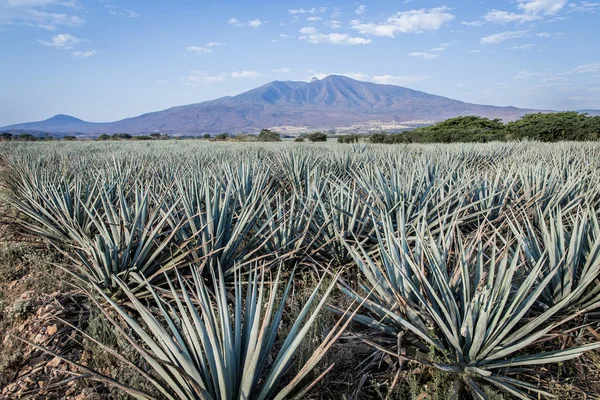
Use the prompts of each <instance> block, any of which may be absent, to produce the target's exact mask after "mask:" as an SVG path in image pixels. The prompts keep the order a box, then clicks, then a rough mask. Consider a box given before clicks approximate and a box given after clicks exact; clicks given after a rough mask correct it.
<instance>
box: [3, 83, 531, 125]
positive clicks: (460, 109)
mask: <svg viewBox="0 0 600 400" xmlns="http://www.w3.org/2000/svg"><path fill="white" fill-rule="evenodd" d="M536 111H539V110H531V109H521V108H516V107H496V106H486V105H478V104H471V103H465V102H462V101H458V100H453V99H449V98H446V97H442V96H436V95H432V94H428V93H424V92H420V91H417V90H412V89H408V88H405V87H401V86H394V85H380V84H376V83H371V82H361V81H357V80H354V79H351V78H348V77H344V76H337V75H331V76H328V77H326V78H324V79H321V80H318V79H313V81H311V82H295V81H285V82H281V81H274V82H270V83H267V84H266V85H263V86H261V87H258V88H256V89H252V90H250V91H248V92H245V93H241V94H239V95H237V96H228V97H223V98H220V99H216V100H212V101H205V102H202V103H197V104H190V105H185V106H179V107H173V108H169V109H167V110H163V111H157V112H152V113H148V114H143V115H140V116H137V117H133V118H127V119H123V120H120V121H116V122H109V123H93V122H86V121H82V120H80V119H77V118H74V117H71V116H68V115H56V116H54V117H52V118H49V119H47V120H45V121H39V122H28V123H23V124H16V125H11V126H7V127H4V128H0V130H1V131H8V130H34V131H44V132H49V133H59V134H79V135H96V134H101V133H108V134H112V133H130V134H136V133H139V134H142V133H152V132H161V133H169V134H184V135H189V134H200V133H221V132H229V133H242V132H256V131H259V130H260V129H263V128H270V127H277V126H295V127H306V128H307V129H335V128H337V127H342V126H349V125H352V124H361V123H368V122H370V121H378V122H382V123H388V122H396V123H403V122H407V121H413V122H414V121H429V122H434V121H442V120H445V119H447V118H451V117H456V116H461V115H477V116H482V117H488V118H501V119H502V120H504V121H510V120H514V119H517V118H519V117H520V116H522V115H524V114H527V113H531V112H536Z"/></svg>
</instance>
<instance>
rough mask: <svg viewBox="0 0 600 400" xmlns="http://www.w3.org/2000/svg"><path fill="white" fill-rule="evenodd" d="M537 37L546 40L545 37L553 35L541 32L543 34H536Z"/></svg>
mask: <svg viewBox="0 0 600 400" xmlns="http://www.w3.org/2000/svg"><path fill="white" fill-rule="evenodd" d="M535 36H537V37H544V38H545V37H550V36H552V35H551V34H549V33H548V32H541V33H538V34H536V35H535Z"/></svg>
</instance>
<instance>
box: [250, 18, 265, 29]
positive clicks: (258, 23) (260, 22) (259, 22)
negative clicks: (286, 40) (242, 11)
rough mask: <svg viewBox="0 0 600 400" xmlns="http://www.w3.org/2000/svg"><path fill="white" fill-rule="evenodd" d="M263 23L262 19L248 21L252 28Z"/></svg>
mask: <svg viewBox="0 0 600 400" xmlns="http://www.w3.org/2000/svg"><path fill="white" fill-rule="evenodd" d="M262 24H263V22H262V21H261V20H260V19H253V20H252V21H248V25H249V26H251V27H252V28H258V27H259V26H261V25H262Z"/></svg>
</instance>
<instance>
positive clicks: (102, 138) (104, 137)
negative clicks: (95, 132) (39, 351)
mask: <svg viewBox="0 0 600 400" xmlns="http://www.w3.org/2000/svg"><path fill="white" fill-rule="evenodd" d="M108 139H110V136H108V135H107V134H106V133H103V134H102V135H100V136H98V138H97V139H96V140H108Z"/></svg>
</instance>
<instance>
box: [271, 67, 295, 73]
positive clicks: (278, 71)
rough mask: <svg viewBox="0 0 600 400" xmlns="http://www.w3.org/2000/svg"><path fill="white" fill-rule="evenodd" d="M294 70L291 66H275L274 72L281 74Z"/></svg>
mask: <svg viewBox="0 0 600 400" xmlns="http://www.w3.org/2000/svg"><path fill="white" fill-rule="evenodd" d="M291 71H292V70H291V69H289V68H275V69H273V72H277V73H281V74H287V73H288V72H291Z"/></svg>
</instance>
